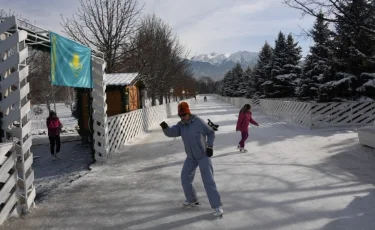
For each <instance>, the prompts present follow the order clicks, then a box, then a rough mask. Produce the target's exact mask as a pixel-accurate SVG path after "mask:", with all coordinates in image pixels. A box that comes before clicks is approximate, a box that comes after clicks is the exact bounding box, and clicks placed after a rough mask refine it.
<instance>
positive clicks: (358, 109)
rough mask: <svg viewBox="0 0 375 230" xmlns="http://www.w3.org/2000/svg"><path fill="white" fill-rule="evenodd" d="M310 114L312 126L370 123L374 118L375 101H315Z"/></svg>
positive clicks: (361, 124)
mask: <svg viewBox="0 0 375 230" xmlns="http://www.w3.org/2000/svg"><path fill="white" fill-rule="evenodd" d="M311 114H312V126H313V127H327V126H363V125H371V124H372V123H373V122H374V120H375V103H374V102H358V103H357V102H342V103H340V102H332V103H315V104H313V106H312V110H311Z"/></svg>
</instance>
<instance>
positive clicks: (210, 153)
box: [206, 146, 214, 157]
mask: <svg viewBox="0 0 375 230" xmlns="http://www.w3.org/2000/svg"><path fill="white" fill-rule="evenodd" d="M206 154H207V156H208V157H212V155H214V150H213V149H212V147H210V146H208V147H207V149H206Z"/></svg>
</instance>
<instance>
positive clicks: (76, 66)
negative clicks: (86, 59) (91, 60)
mask: <svg viewBox="0 0 375 230" xmlns="http://www.w3.org/2000/svg"><path fill="white" fill-rule="evenodd" d="M70 68H72V70H73V73H74V75H75V76H76V77H78V76H79V73H80V72H81V70H82V64H81V62H80V60H79V55H78V54H73V58H72V61H71V62H70Z"/></svg>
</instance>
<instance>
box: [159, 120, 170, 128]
mask: <svg viewBox="0 0 375 230" xmlns="http://www.w3.org/2000/svg"><path fill="white" fill-rule="evenodd" d="M160 126H161V128H162V129H166V128H168V127H169V126H168V124H167V123H165V121H163V122H162V123H160Z"/></svg>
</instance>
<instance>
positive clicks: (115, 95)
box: [105, 73, 145, 116]
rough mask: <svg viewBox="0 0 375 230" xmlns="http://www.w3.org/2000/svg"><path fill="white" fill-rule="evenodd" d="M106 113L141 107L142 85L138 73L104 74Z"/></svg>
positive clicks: (118, 112) (112, 114)
mask: <svg viewBox="0 0 375 230" xmlns="http://www.w3.org/2000/svg"><path fill="white" fill-rule="evenodd" d="M105 84H106V86H107V89H106V94H107V100H106V102H107V115H108V116H114V115H118V114H122V113H126V112H130V111H133V110H137V109H140V108H142V101H143V100H142V93H141V92H142V91H143V90H144V88H145V87H144V85H143V83H142V82H141V81H139V75H138V73H113V74H106V80H105Z"/></svg>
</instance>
